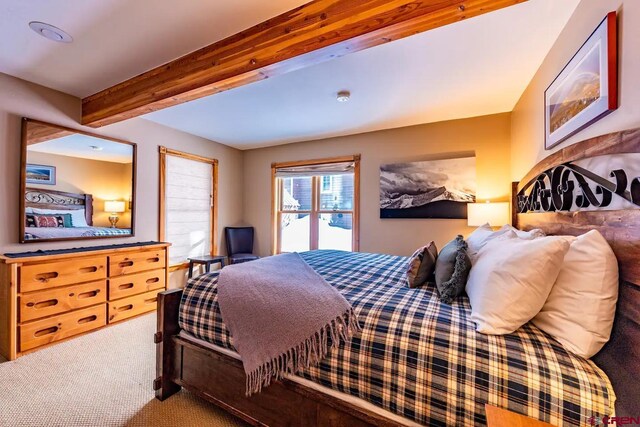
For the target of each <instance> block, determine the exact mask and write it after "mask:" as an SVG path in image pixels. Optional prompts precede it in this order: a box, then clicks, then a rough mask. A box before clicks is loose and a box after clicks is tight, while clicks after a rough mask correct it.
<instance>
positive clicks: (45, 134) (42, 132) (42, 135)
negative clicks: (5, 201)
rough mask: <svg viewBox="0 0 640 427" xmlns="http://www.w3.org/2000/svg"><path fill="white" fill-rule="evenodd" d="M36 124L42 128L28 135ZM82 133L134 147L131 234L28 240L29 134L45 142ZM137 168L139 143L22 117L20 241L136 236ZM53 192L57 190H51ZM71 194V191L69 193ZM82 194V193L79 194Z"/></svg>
mask: <svg viewBox="0 0 640 427" xmlns="http://www.w3.org/2000/svg"><path fill="white" fill-rule="evenodd" d="M29 124H35V125H40V126H41V127H42V128H41V129H38V130H36V131H32V132H31V135H28V134H27V132H28V125H29ZM44 127H49V128H54V129H56V131H54V132H50V131H48V130H46V129H43V128H44ZM74 133H77V134H81V135H86V136H90V137H93V138H99V139H104V140H107V141H112V142H117V143H119V144H127V145H130V146H131V147H132V150H133V153H132V157H133V164H132V167H131V202H130V206H131V208H130V211H131V234H121V235H113V236H77V237H60V238H53V239H34V240H26V239H25V213H26V201H25V193H26V191H27V176H26V175H27V173H26V172H27V146H28V140H29V136H31V137H33V138H35V140H36V141H37V142H44V141H47V140H49V139H52V137H54V136H55V137H57V138H60V137H62V136H66V135H71V134H74ZM137 169H138V146H137V144H135V143H133V142H129V141H125V140H122V139H118V138H112V137H109V136H104V135H98V134H94V133H90V132H85V131H82V130H78V129H72V128H67V127H64V126H60V125H55V124H52V123H47V122H43V121H40V120H34V119H29V118H27V117H23V118H22V136H21V147H20V194H19V197H20V199H19V201H18V203H19V204H18V206H19V210H20V213H19V218H18V220H19V222H20V224H19V226H18V230H19V233H20V234H19V236H18V242H20V243H43V242H62V241H74V240H92V239H93V240H95V239H118V238H119V239H126V238H130V237H135V235H136V227H135V225H136V215H135V213H136V177H137V174H138V173H137ZM51 192H55V191H54V190H51ZM69 194H70V193H69ZM77 196H82V195H77Z"/></svg>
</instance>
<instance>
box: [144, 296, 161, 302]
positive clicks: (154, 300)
mask: <svg viewBox="0 0 640 427" xmlns="http://www.w3.org/2000/svg"><path fill="white" fill-rule="evenodd" d="M157 301H158V297H153V298H150V299H146V300H144V303H145V304H153V303H154V302H157Z"/></svg>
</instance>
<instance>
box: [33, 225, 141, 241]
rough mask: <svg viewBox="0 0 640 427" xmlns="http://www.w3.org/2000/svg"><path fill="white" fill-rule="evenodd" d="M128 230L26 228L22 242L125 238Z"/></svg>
mask: <svg viewBox="0 0 640 427" xmlns="http://www.w3.org/2000/svg"><path fill="white" fill-rule="evenodd" d="M130 234H131V229H130V228H111V227H59V228H58V227H42V228H38V227H26V228H25V233H24V240H38V239H56V238H65V237H93V236H126V235H130Z"/></svg>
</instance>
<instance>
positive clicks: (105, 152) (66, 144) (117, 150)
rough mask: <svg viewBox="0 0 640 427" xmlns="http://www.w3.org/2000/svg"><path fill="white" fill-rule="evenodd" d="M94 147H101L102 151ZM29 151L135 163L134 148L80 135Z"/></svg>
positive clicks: (33, 147) (40, 145) (38, 145)
mask: <svg viewBox="0 0 640 427" xmlns="http://www.w3.org/2000/svg"><path fill="white" fill-rule="evenodd" d="M93 147H99V148H100V149H99V150H98V149H95V148H93ZM28 151H35V152H38V153H48V154H58V155H60V156H70V157H79V158H81V159H90V160H100V161H103V162H112V163H124V164H126V163H133V147H132V146H131V145H129V144H121V143H118V142H114V141H109V140H107V139H102V138H94V137H92V136H88V135H82V134H79V133H74V134H73V135H68V136H63V137H62V138H56V139H51V140H49V141H45V142H40V143H38V144H33V145H29V147H28ZM27 161H28V159H27Z"/></svg>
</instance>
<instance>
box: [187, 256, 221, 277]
mask: <svg viewBox="0 0 640 427" xmlns="http://www.w3.org/2000/svg"><path fill="white" fill-rule="evenodd" d="M225 258H226V257H224V256H221V255H207V256H202V257H194V258H189V279H191V277H192V276H193V266H194V265H195V264H204V269H205V271H206V272H207V273H208V272H209V271H211V264H220V268H222V267H224V260H225Z"/></svg>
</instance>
